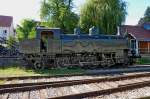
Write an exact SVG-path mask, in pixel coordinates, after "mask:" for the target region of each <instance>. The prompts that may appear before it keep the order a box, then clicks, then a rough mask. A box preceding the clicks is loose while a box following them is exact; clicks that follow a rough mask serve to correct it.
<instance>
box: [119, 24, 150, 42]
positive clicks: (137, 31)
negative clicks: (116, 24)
mask: <svg viewBox="0 0 150 99" xmlns="http://www.w3.org/2000/svg"><path fill="white" fill-rule="evenodd" d="M123 33H129V34H132V35H133V36H134V37H135V38H136V39H137V40H139V41H150V30H146V29H144V27H143V26H131V25H123V26H121V34H123Z"/></svg>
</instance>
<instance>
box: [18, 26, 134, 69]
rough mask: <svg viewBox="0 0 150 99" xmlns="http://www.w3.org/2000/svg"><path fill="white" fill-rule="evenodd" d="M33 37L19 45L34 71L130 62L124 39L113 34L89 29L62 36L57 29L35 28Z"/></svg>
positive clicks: (130, 58) (106, 65)
mask: <svg viewBox="0 0 150 99" xmlns="http://www.w3.org/2000/svg"><path fill="white" fill-rule="evenodd" d="M36 31H37V32H36V38H34V39H26V40H23V41H21V42H20V48H19V50H20V53H22V55H23V58H24V60H25V61H26V62H28V63H29V64H30V65H31V66H33V67H34V68H35V69H43V68H45V67H50V68H58V67H85V68H95V67H100V66H101V67H110V66H112V65H115V64H122V65H127V64H129V63H132V62H133V59H132V58H133V57H131V55H130V51H129V49H128V44H127V40H126V38H125V37H122V36H117V35H103V34H101V33H99V31H98V30H97V29H96V28H95V27H92V28H91V29H89V33H88V34H85V33H81V31H80V29H79V28H76V29H75V30H74V34H64V33H63V32H62V31H61V29H59V28H50V29H49V28H45V27H37V28H36Z"/></svg>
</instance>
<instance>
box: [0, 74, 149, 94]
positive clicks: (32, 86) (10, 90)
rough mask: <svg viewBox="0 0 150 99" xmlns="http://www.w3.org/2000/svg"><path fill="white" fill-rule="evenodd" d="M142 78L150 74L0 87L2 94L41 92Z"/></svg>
mask: <svg viewBox="0 0 150 99" xmlns="http://www.w3.org/2000/svg"><path fill="white" fill-rule="evenodd" d="M140 77H150V73H144V74H134V75H125V76H117V77H107V78H97V79H84V80H70V81H56V82H39V83H22V84H6V85H0V93H1V94H2V93H14V92H20V91H31V90H39V89H44V88H50V87H52V88H57V87H65V86H72V85H80V84H90V83H100V82H108V81H119V80H126V79H134V78H140Z"/></svg>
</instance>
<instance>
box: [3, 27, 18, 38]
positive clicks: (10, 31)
mask: <svg viewBox="0 0 150 99" xmlns="http://www.w3.org/2000/svg"><path fill="white" fill-rule="evenodd" d="M5 30H6V31H7V32H6V33H5V32H4V31H5ZM10 36H12V37H15V36H16V34H15V33H14V27H13V24H11V26H10V27H0V37H3V38H6V39H9V37H10Z"/></svg>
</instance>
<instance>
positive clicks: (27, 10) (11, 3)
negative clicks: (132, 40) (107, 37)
mask: <svg viewBox="0 0 150 99" xmlns="http://www.w3.org/2000/svg"><path fill="white" fill-rule="evenodd" d="M85 1H86V0H74V2H75V7H76V9H75V11H76V12H79V9H80V6H82V5H83V4H84V2H85ZM125 1H126V2H128V3H127V5H128V8H127V12H128V15H127V19H126V23H125V24H128V25H136V24H137V23H138V20H139V19H140V18H141V17H142V16H143V14H144V11H145V10H146V8H147V6H150V0H125ZM40 2H41V0H0V15H9V16H13V17H14V24H15V25H16V24H19V23H20V21H21V20H22V19H24V18H33V19H36V20H40V18H39V8H40Z"/></svg>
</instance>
